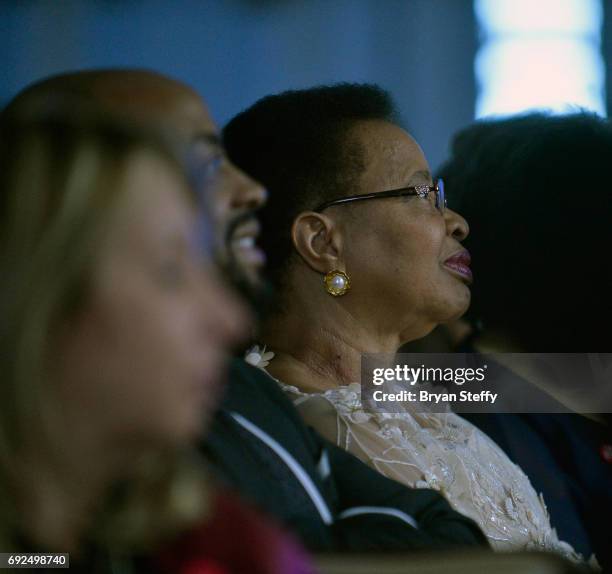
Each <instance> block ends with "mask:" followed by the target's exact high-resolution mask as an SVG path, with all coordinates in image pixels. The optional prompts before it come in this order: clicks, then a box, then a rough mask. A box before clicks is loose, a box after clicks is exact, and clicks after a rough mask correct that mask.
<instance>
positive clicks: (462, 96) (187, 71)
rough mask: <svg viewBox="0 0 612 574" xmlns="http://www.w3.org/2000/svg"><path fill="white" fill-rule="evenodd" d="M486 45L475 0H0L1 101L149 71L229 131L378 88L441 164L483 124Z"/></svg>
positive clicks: (432, 163) (4, 101) (427, 150)
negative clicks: (296, 98) (106, 69)
mask: <svg viewBox="0 0 612 574" xmlns="http://www.w3.org/2000/svg"><path fill="white" fill-rule="evenodd" d="M475 49H476V33H475V24H474V17H473V13H472V2H471V0H302V1H300V0H216V1H215V0H174V1H172V0H166V1H163V0H147V1H145V0H125V1H118V0H116V1H110V0H106V1H97V2H96V1H92V0H89V1H86V0H82V1H78V0H46V1H44V0H14V1H10V0H0V54H1V56H2V65H1V66H0V103H6V101H7V100H8V99H9V98H10V97H12V96H13V95H14V94H15V93H16V92H17V91H19V90H20V89H21V88H23V87H24V86H25V85H27V84H28V83H30V82H32V81H34V80H37V79H39V78H42V77H44V76H46V75H48V74H52V73H55V72H60V71H65V70H71V69H78V68H88V67H99V66H121V67H132V66H144V67H149V68H154V69H157V70H159V71H161V72H165V73H167V74H169V75H172V76H174V77H176V78H178V79H181V80H183V81H185V82H187V83H189V84H191V85H193V86H194V87H195V88H196V89H197V90H198V91H199V92H200V93H201V94H202V95H203V96H204V97H205V99H206V100H207V102H208V103H209V105H210V107H211V109H212V111H213V115H214V116H215V118H216V119H217V121H218V122H219V123H220V124H222V123H224V122H226V121H227V120H228V119H229V118H231V117H232V116H233V115H234V114H235V113H237V112H238V111H240V110H241V109H243V108H245V107H246V106H248V105H250V104H251V103H253V102H254V101H255V100H256V99H258V98H260V97H262V96H264V95H267V94H269V93H273V92H277V91H280V90H284V89H287V88H296V87H298V88H299V87H307V86H311V85H314V84H320V83H329V82H337V81H342V80H348V81H370V82H377V83H380V84H381V85H382V86H383V87H385V88H387V89H389V90H390V91H391V92H392V94H393V95H394V97H395V98H396V99H397V101H398V103H399V105H400V108H401V111H402V114H403V117H404V119H405V121H406V124H407V125H408V127H409V128H410V130H411V131H412V133H413V134H414V136H415V137H416V139H417V140H418V141H419V142H420V143H421V145H422V146H423V148H424V150H425V153H426V155H427V157H428V158H429V160H430V163H431V165H432V167H435V166H437V165H438V164H439V163H440V162H441V161H442V160H443V159H444V156H445V153H446V149H447V145H448V140H449V137H450V136H451V134H452V133H453V132H454V131H456V129H458V128H459V127H462V126H464V125H465V124H467V123H469V122H470V121H471V120H472V118H473V113H474V99H475V93H474V91H475V87H474V78H473V67H472V60H473V56H474V53H475Z"/></svg>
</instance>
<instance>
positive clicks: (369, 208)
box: [344, 121, 471, 340]
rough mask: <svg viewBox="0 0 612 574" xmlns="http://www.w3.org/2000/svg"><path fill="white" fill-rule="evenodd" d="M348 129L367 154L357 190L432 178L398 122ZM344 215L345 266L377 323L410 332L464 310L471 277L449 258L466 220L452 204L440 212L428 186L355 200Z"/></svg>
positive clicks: (407, 335)
mask: <svg viewBox="0 0 612 574" xmlns="http://www.w3.org/2000/svg"><path fill="white" fill-rule="evenodd" d="M351 135H352V137H354V138H356V139H357V141H358V142H360V143H361V145H362V147H363V150H364V160H365V165H364V168H365V169H364V171H363V174H362V177H361V180H360V186H359V187H360V189H359V190H356V191H355V193H370V192H375V191H384V190H388V189H397V188H402V187H407V186H414V185H431V184H432V180H431V175H430V171H429V166H428V164H427V161H426V159H425V157H424V155H423V152H422V151H421V149H420V147H419V146H418V144H417V143H416V142H415V141H414V140H413V139H412V138H411V137H410V136H409V135H408V134H407V133H406V132H405V131H404V130H402V129H401V128H399V127H397V126H395V125H393V124H390V123H387V122H382V121H367V122H361V123H360V124H358V125H357V126H356V127H355V128H354V129H353V132H352V134H351ZM344 209H346V208H344ZM347 215H348V217H347V218H346V220H345V221H346V224H345V226H344V227H345V230H346V246H347V249H346V255H347V261H346V265H347V271H348V273H349V274H350V275H351V279H352V284H353V285H354V286H355V289H354V291H357V289H360V286H361V292H362V294H363V299H364V302H365V307H366V308H370V309H372V310H373V312H374V313H376V314H377V319H378V320H379V321H380V322H381V323H382V324H384V325H386V327H389V326H390V325H395V326H397V327H398V328H399V329H400V330H401V331H402V333H403V336H404V338H405V340H411V339H414V338H418V337H421V336H424V335H425V334H427V333H428V332H429V331H430V330H431V329H432V328H433V327H434V326H435V325H436V324H437V323H440V322H445V321H448V320H450V319H453V318H457V317H459V316H460V315H462V314H463V313H464V312H465V310H466V309H467V307H468V305H469V301H470V290H469V287H468V284H469V283H470V282H471V279H470V278H469V277H468V276H466V274H465V273H463V274H462V273H460V272H458V271H457V270H456V269H453V268H452V261H449V258H451V257H452V256H454V255H457V254H458V253H461V252H462V251H464V248H463V247H462V246H461V244H460V241H462V240H463V239H464V238H465V236H466V235H467V233H468V227H467V223H466V222H465V220H464V219H463V218H462V217H461V216H459V215H458V214H456V213H454V212H453V211H451V210H449V209H446V210H445V213H444V215H442V213H441V212H440V211H439V210H438V209H437V208H436V206H435V197H434V194H433V193H430V194H429V196H428V197H427V198H421V197H418V196H411V197H400V198H388V199H375V200H368V201H363V202H355V203H353V204H352V207H351V213H350V215H349V214H347Z"/></svg>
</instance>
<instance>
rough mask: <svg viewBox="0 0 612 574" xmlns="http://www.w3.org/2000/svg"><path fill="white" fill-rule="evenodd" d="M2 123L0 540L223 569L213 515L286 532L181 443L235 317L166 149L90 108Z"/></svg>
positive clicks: (98, 560) (200, 423)
mask: <svg viewBox="0 0 612 574" xmlns="http://www.w3.org/2000/svg"><path fill="white" fill-rule="evenodd" d="M74 115H75V114H74V113H73V114H72V116H74ZM0 129H1V134H0V294H1V296H0V309H1V315H0V317H1V321H0V371H1V372H2V382H1V386H0V389H1V397H2V400H0V409H1V410H2V413H1V415H0V480H1V488H0V548H1V549H2V551H3V552H8V551H20V552H69V553H70V554H71V562H72V563H71V567H72V568H73V570H74V569H75V568H76V569H82V571H86V572H94V571H95V572H112V571H118V570H117V568H121V571H122V572H136V571H139V572H140V571H143V572H145V571H146V572H156V571H159V572H165V571H173V572H187V571H188V570H189V568H192V567H194V566H193V564H196V565H197V564H200V565H201V567H205V566H206V567H208V566H210V565H211V564H212V566H214V567H216V568H217V570H215V572H217V571H219V572H230V571H234V570H235V567H234V566H233V565H232V564H230V563H227V564H226V563H224V558H223V557H222V556H221V557H219V556H217V557H216V558H215V556H214V552H213V554H211V549H210V548H207V546H206V543H207V535H210V534H211V532H212V531H214V530H215V529H214V528H213V529H211V524H212V525H215V524H216V525H217V528H216V529H217V530H219V529H221V530H222V529H223V528H222V527H223V524H219V521H218V517H219V515H221V516H224V515H225V516H230V517H234V518H235V519H236V522H235V524H234V528H235V530H236V531H238V532H240V529H241V527H244V528H248V525H249V524H251V522H252V521H253V520H254V521H255V523H256V524H257V525H258V527H259V528H258V529H256V530H257V531H258V532H259V533H260V534H259V535H260V536H265V535H266V534H269V538H268V539H267V542H268V543H269V544H270V543H272V542H274V543H275V544H276V546H275V545H274V544H272V546H271V547H272V548H281V549H282V548H292V545H291V543H288V544H285V542H286V541H285V540H284V539H283V537H282V536H280V535H278V533H277V532H276V530H275V529H274V528H269V527H268V526H267V525H266V524H265V523H264V524H263V525H261V524H260V523H259V522H258V517H255V518H253V517H252V516H251V515H250V514H249V511H243V510H242V509H241V507H240V505H239V504H237V503H236V502H235V501H233V500H231V499H224V498H223V497H211V496H209V495H208V494H207V489H206V488H205V486H204V485H205V484H206V482H205V481H204V479H203V472H202V468H201V465H200V464H199V462H198V461H196V460H195V458H194V456H193V454H192V451H191V448H190V443H191V441H192V440H194V439H195V438H197V437H198V436H199V435H200V434H201V432H202V429H203V428H204V427H205V422H206V419H207V418H208V416H209V415H210V414H211V412H212V410H213V409H214V407H215V406H216V403H217V398H218V396H219V393H220V390H221V389H222V376H221V373H222V365H223V360H224V357H225V352H226V348H227V347H228V346H230V345H232V344H233V343H235V342H236V341H237V339H239V337H240V336H241V334H242V332H243V329H244V328H245V327H246V326H247V325H248V320H247V317H246V315H245V313H244V311H243V309H242V308H241V307H240V305H239V303H238V302H237V301H236V300H235V299H234V298H233V296H232V295H231V294H230V293H229V292H228V291H227V290H226V289H224V288H223V286H222V285H221V284H220V282H219V280H218V278H217V277H216V274H215V272H214V271H213V269H212V267H211V266H210V265H209V264H208V253H207V252H206V244H205V242H204V241H203V237H204V236H205V234H204V233H202V231H203V229H205V228H206V226H207V222H206V221H205V220H204V218H203V216H201V213H202V210H198V209H197V207H198V206H197V201H196V198H195V197H194V196H193V195H192V193H191V191H190V187H189V185H188V184H187V181H186V180H185V178H184V176H183V171H182V169H181V162H180V161H179V158H178V157H177V156H176V155H175V154H174V153H173V152H172V150H171V148H170V147H169V146H167V145H164V144H162V143H161V142H160V140H158V139H156V138H153V137H150V136H149V135H145V134H143V133H136V132H135V131H134V130H132V129H129V128H127V127H125V126H120V125H117V124H115V123H112V122H109V121H108V120H100V119H99V118H96V119H93V118H89V119H86V118H85V117H80V118H79V120H78V121H75V120H67V119H66V118H65V117H64V118H63V119H62V118H59V117H58V116H57V115H56V114H54V115H53V117H51V115H47V116H46V118H45V119H42V118H41V117H38V119H33V118H29V119H24V118H21V119H19V120H16V119H14V118H13V119H8V118H6V117H5V118H3V120H2V125H1V126H0ZM199 214H200V215H199ZM186 533H187V534H186ZM181 536H182V538H181ZM185 536H187V538H185ZM279 536H280V538H279ZM281 539H282V540H281ZM185 540H187V542H186V541H185ZM185 544H187V545H188V547H189V548H190V553H187V552H186V551H185V546H184V545H185ZM173 545H174V548H182V550H180V552H178V551H173ZM240 554H244V551H240V552H237V555H240ZM280 554H282V552H280V551H279V552H278V553H277V556H276V558H278V555H280ZM285 554H287V552H285ZM250 560H251V562H252V563H254V569H253V571H257V572H260V571H261V572H272V571H276V570H275V568H276V566H274V567H273V565H272V562H273V561H272V562H271V561H270V560H268V563H266V564H264V561H263V560H259V561H258V560H253V557H250ZM189 561H191V562H189ZM194 561H195V562H194ZM288 571H295V572H297V571H298V570H297V569H295V570H291V569H289V570H288ZM299 571H300V572H301V571H303V570H299ZM304 571H305V570H304Z"/></svg>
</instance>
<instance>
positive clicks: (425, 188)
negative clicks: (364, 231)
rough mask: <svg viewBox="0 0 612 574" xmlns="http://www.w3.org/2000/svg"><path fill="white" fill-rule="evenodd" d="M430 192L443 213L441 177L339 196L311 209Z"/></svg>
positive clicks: (319, 210) (318, 209)
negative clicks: (431, 180) (359, 193)
mask: <svg viewBox="0 0 612 574" xmlns="http://www.w3.org/2000/svg"><path fill="white" fill-rule="evenodd" d="M431 192H433V193H435V194H436V208H437V209H438V211H439V212H440V213H441V214H442V215H444V209H445V208H446V195H445V194H444V182H443V181H442V180H441V179H438V180H436V182H435V184H434V185H412V186H410V187H400V188H398V189H389V190H387V191H374V192H372V193H362V194H361V195H349V196H347V197H339V198H338V199H332V200H330V201H326V202H324V203H322V204H321V205H319V206H318V207H316V208H315V209H314V210H313V211H315V212H317V213H320V212H321V211H323V210H324V209H327V208H328V207H331V206H332V205H341V204H343V203H351V202H352V201H361V200H364V199H382V198H385V197H405V196H409V195H418V196H419V197H423V198H426V197H427V196H428V195H429V194H430V193H431Z"/></svg>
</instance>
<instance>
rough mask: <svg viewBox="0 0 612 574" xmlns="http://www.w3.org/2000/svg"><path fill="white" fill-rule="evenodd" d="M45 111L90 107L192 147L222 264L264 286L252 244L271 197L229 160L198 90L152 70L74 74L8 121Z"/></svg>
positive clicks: (49, 82) (33, 94)
mask: <svg viewBox="0 0 612 574" xmlns="http://www.w3.org/2000/svg"><path fill="white" fill-rule="evenodd" d="M41 106H43V109H44V106H49V107H51V109H52V110H53V108H54V106H57V107H58V108H59V109H60V110H66V108H68V111H71V110H72V109H73V108H74V109H75V110H76V111H75V113H78V110H79V109H81V108H84V109H85V110H87V111H89V112H93V113H101V114H107V115H110V116H114V117H115V118H117V119H119V120H125V121H127V122H129V123H132V124H136V125H138V126H141V127H144V128H146V129H148V130H156V131H159V132H160V133H163V134H164V135H166V136H169V137H170V139H172V140H173V141H175V142H176V143H177V144H178V145H179V146H180V147H181V148H182V149H183V150H185V152H186V155H187V157H188V164H189V166H188V167H189V168H190V170H191V171H193V173H192V174H191V175H195V176H197V179H198V181H197V182H195V183H196V184H197V185H201V186H202V187H201V189H202V190H205V191H206V195H207V196H208V197H209V198H210V200H211V201H210V204H211V208H212V209H211V211H212V213H213V215H214V219H215V224H216V235H217V240H218V241H217V243H218V249H217V257H218V260H219V262H220V263H221V264H222V265H223V266H224V267H226V268H228V269H231V272H232V276H233V277H235V278H237V279H242V278H246V281H247V282H248V283H253V282H257V280H258V270H259V267H260V266H261V265H262V263H263V256H262V254H261V252H260V251H258V250H257V248H256V247H255V246H254V244H253V241H252V239H253V237H254V235H255V234H256V229H257V227H256V225H254V224H253V221H252V219H253V215H252V214H253V212H254V210H256V209H257V208H258V207H260V206H261V205H262V203H263V201H264V198H265V192H264V190H263V189H262V188H261V187H260V186H258V185H257V184H255V182H253V181H252V180H251V179H249V178H248V177H246V176H245V174H243V173H242V172H241V171H240V170H238V169H236V168H235V167H234V166H233V165H232V164H231V163H230V162H229V161H227V159H226V158H225V154H224V151H223V149H222V147H221V144H220V140H219V138H218V131H217V128H216V126H215V124H214V122H213V121H212V119H211V117H210V115H209V113H208V110H207V108H206V104H205V103H204V101H203V100H202V98H200V96H199V95H198V94H197V93H196V92H195V91H194V90H193V89H192V88H190V87H189V86H187V85H185V84H183V83H181V82H178V81H176V80H174V79H172V78H168V77H167V76H164V75H162V74H159V73H157V72H153V71H150V70H128V69H121V70H120V69H108V70H86V71H78V72H71V73H67V74H60V75H56V76H51V77H49V78H46V79H44V80H41V81H40V82H37V83H35V84H32V85H31V86H28V87H27V88H26V89H25V90H23V91H22V92H21V93H19V94H18V95H17V96H16V97H15V98H14V99H13V100H12V101H11V102H10V103H9V104H8V106H7V107H6V108H5V109H4V110H3V112H2V118H5V117H21V116H24V115H25V116H28V115H29V114H30V113H31V112H32V111H36V110H38V111H40V109H41ZM247 240H249V241H247Z"/></svg>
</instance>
